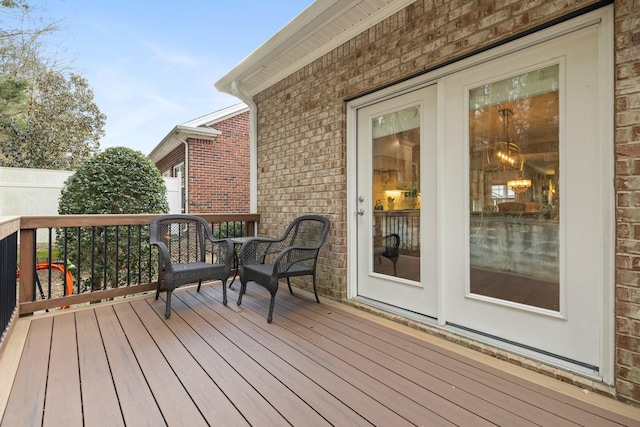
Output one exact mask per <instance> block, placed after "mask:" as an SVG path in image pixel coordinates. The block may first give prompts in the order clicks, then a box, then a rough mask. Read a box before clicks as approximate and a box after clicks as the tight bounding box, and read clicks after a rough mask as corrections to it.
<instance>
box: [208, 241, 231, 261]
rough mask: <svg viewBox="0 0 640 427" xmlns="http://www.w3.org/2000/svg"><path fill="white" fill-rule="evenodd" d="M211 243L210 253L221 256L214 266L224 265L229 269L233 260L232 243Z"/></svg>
mask: <svg viewBox="0 0 640 427" xmlns="http://www.w3.org/2000/svg"><path fill="white" fill-rule="evenodd" d="M210 241H211V253H218V254H222V258H221V259H219V260H218V262H217V263H216V264H225V265H228V266H229V268H231V262H232V260H233V249H234V248H233V243H232V242H231V241H230V240H228V239H213V240H210Z"/></svg>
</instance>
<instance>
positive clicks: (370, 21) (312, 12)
mask: <svg viewBox="0 0 640 427" xmlns="http://www.w3.org/2000/svg"><path fill="white" fill-rule="evenodd" d="M414 1H415V0H393V1H390V0H374V1H373V2H372V0H316V1H315V2H314V3H312V4H311V5H310V6H309V7H308V8H307V9H305V10H304V11H302V13H300V14H299V15H298V16H297V17H295V18H294V19H293V20H292V21H290V22H289V23H288V24H287V25H286V26H285V27H283V28H282V29H281V30H280V31H278V32H277V33H276V34H275V35H274V36H273V37H271V38H270V39H269V40H267V41H266V42H265V43H263V44H262V45H261V46H260V47H258V48H257V49H256V50H255V51H253V52H252V53H251V54H250V55H249V56H247V57H246V58H245V59H244V60H242V61H241V62H240V63H239V64H238V65H236V66H235V67H234V68H233V69H231V71H229V72H228V73H227V74H226V75H224V76H223V77H222V78H221V79H220V80H218V81H217V82H216V83H215V84H214V86H215V87H216V89H218V90H219V91H221V92H224V93H228V94H231V95H234V96H236V93H234V90H233V88H232V85H233V82H236V84H237V85H238V86H240V87H241V88H242V92H243V93H245V94H246V95H249V96H253V95H255V94H257V93H259V92H261V91H262V90H264V89H266V88H268V87H269V86H272V85H273V84H275V83H277V82H278V81H280V80H282V79H283V78H285V77H287V76H288V75H290V74H292V73H294V72H295V71H297V70H299V69H301V68H302V67H304V66H305V65H308V64H310V63H311V62H312V61H314V60H316V59H318V58H320V57H321V56H322V55H324V54H326V53H329V52H330V51H332V50H333V49H335V48H337V47H338V46H340V45H341V44H343V43H345V42H347V41H348V40H350V39H351V38H353V37H355V36H356V35H358V34H360V33H361V32H363V31H365V30H366V29H367V28H370V27H371V26H373V25H375V24H377V23H378V22H380V21H382V20H383V19H385V18H387V17H389V16H391V15H392V14H394V13H396V12H398V11H399V10H401V9H404V8H405V7H406V6H408V5H409V4H411V3H413V2H414ZM365 3H367V6H371V3H376V8H375V10H370V11H369V8H366V9H367V11H366V13H367V14H368V15H367V17H366V19H355V18H353V19H352V20H351V21H348V24H349V25H350V26H349V27H348V28H347V29H344V30H342V31H341V32H338V33H335V34H333V35H332V36H331V38H330V40H328V41H326V42H325V43H323V44H322V45H321V46H319V47H315V48H313V49H304V48H301V45H300V44H301V42H302V41H304V40H306V39H307V38H309V35H310V34H313V33H316V32H317V31H320V30H322V29H323V28H329V24H331V23H332V22H333V21H334V20H336V19H337V17H340V19H341V20H342V21H343V24H344V22H345V21H347V20H348V19H349V17H350V16H351V14H346V13H344V12H345V11H348V10H349V9H351V8H355V7H358V6H361V5H364V4H365ZM363 9H365V8H364V7H363V8H360V10H359V11H360V12H361V13H362V12H363ZM294 48H296V49H294ZM294 50H295V51H296V52H297V55H298V58H297V59H296V60H295V61H294V62H293V63H291V64H290V65H288V66H286V67H282V68H279V69H278V70H277V71H274V72H270V73H269V74H268V76H266V77H265V78H264V79H262V81H261V82H260V83H259V84H256V85H247V84H246V81H247V80H248V79H250V78H251V77H253V76H255V75H256V74H257V73H259V72H261V71H262V70H263V69H264V68H266V67H267V65H268V64H270V63H271V62H273V61H275V60H277V59H278V58H279V57H282V56H283V55H285V54H288V55H290V54H291V52H293V51H294Z"/></svg>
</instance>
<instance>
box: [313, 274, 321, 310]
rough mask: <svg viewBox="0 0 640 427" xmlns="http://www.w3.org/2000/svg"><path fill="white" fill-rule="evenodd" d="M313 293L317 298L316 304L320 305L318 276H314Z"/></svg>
mask: <svg viewBox="0 0 640 427" xmlns="http://www.w3.org/2000/svg"><path fill="white" fill-rule="evenodd" d="M313 293H314V294H315V296H316V302H317V303H318V304H320V298H318V288H316V275H315V274H314V275H313Z"/></svg>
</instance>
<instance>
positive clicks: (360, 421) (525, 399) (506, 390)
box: [0, 283, 640, 427]
mask: <svg viewBox="0 0 640 427" xmlns="http://www.w3.org/2000/svg"><path fill="white" fill-rule="evenodd" d="M236 296H237V291H233V290H231V291H230V292H229V304H228V306H226V307H225V306H223V305H222V304H221V301H222V296H221V285H220V284H219V283H218V284H213V285H211V286H203V288H202V291H201V292H200V293H198V292H196V291H195V288H193V287H191V288H185V289H179V290H177V291H176V292H175V293H174V298H173V314H172V316H171V318H170V319H169V320H165V319H164V317H163V310H164V303H163V301H155V299H154V298H153V297H144V298H134V299H128V300H126V301H123V302H118V303H113V304H106V305H105V304H102V305H96V306H95V307H92V308H90V309H77V310H66V311H59V312H57V313H56V314H49V315H43V316H34V317H33V318H30V319H21V320H20V321H19V323H20V325H19V326H17V327H16V328H15V332H14V334H13V335H12V337H11V339H12V340H15V342H18V341H20V340H21V338H19V336H20V335H21V332H20V331H21V330H24V333H23V334H22V335H23V336H24V338H23V342H24V345H22V342H20V345H19V347H20V348H19V350H15V349H13V350H11V349H7V350H5V353H4V354H3V356H2V357H3V358H2V360H0V363H2V364H0V368H2V369H3V371H2V372H3V374H2V379H0V389H1V390H5V391H4V399H2V397H3V392H2V391H0V413H2V409H3V408H4V409H5V410H4V416H3V417H2V421H1V423H0V425H1V426H7V427H13V426H91V427H94V426H109V427H111V426H119V425H127V426H136V427H137V426H144V425H147V426H154V427H156V426H162V425H167V426H171V427H173V426H189V427H196V426H201V425H202V426H206V425H216V426H241V425H254V426H284V425H292V426H324V425H333V426H365V425H366V426H371V425H375V426H394V427H400V426H404V425H423V426H424V425H426V426H449V425H459V426H473V427H476V426H485V425H500V426H529V425H530V426H534V425H536V426H576V425H581V426H612V425H627V426H631V425H635V426H639V425H640V411H639V410H637V409H635V408H632V407H630V406H628V405H623V404H622V403H620V402H616V401H615V400H613V399H609V398H607V397H604V396H599V395H597V394H593V393H592V394H585V393H584V392H582V391H581V390H579V389H577V388H576V387H573V386H570V385H567V384H562V383H560V382H558V381H555V380H552V379H550V378H547V377H544V376H542V375H538V374H534V373H531V372H530V371H527V372H524V370H523V369H521V368H517V367H514V366H513V365H508V364H506V363H505V362H500V361H497V360H495V359H491V358H489V357H488V356H483V355H481V354H478V353H475V352H472V351H471V350H468V349H465V348H463V347H461V346H455V345H453V344H450V343H447V342H444V341H440V340H439V339H437V338H434V337H431V336H429V335H426V334H423V333H420V332H419V331H416V330H412V329H409V328H405V327H403V326H401V325H397V324H395V323H392V322H388V321H385V320H383V319H380V318H377V317H375V316H373V315H370V314H367V313H363V312H361V311H358V310H356V309H353V308H350V307H346V306H344V305H341V304H338V303H335V302H332V301H328V300H327V299H326V298H325V299H323V300H322V304H316V303H315V301H314V300H313V296H312V295H311V294H309V293H306V292H303V291H300V290H297V291H296V296H291V295H289V293H288V291H286V288H285V289H282V290H281V292H280V293H279V294H278V298H277V301H276V311H275V313H274V320H273V323H272V324H268V323H267V321H266V318H265V317H266V313H267V307H268V300H269V298H268V294H267V293H266V291H265V290H264V289H263V288H260V287H258V286H256V285H254V284H249V288H248V292H247V294H246V296H245V299H243V305H242V306H241V307H240V308H238V307H237V306H236V303H235V297H236ZM21 322H22V323H21ZM25 322H26V323H25ZM458 350H459V351H458ZM12 353H13V354H17V355H18V356H17V357H16V356H12ZM12 358H15V359H16V360H15V365H16V366H15V368H13V369H12V368H11V367H10V366H9V367H8V366H7V365H11V360H12ZM507 366H508V368H507V369H503V368H504V367H507ZM518 369H520V370H521V371H522V372H520V371H517V370H518ZM514 370H516V371H514ZM14 371H15V380H14V382H13V385H12V386H11V387H10V388H9V386H7V383H8V382H9V381H11V378H13V376H14V375H13V372H14ZM514 372H517V373H514ZM531 379H533V381H532V380H531ZM549 385H551V387H549Z"/></svg>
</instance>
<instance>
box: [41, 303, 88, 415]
mask: <svg viewBox="0 0 640 427" xmlns="http://www.w3.org/2000/svg"><path fill="white" fill-rule="evenodd" d="M75 326H76V325H75V316H74V314H73V313H65V314H61V315H59V316H56V317H54V320H53V331H52V336H51V354H50V358H49V373H48V376H47V392H46V397H45V399H46V400H45V412H44V420H43V423H42V425H43V426H45V427H47V426H52V427H56V426H69V427H75V426H78V427H81V426H82V399H81V397H80V374H79V372H78V371H79V368H78V348H77V341H76V328H75ZM49 407H51V408H52V409H51V410H48V408H49Z"/></svg>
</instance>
